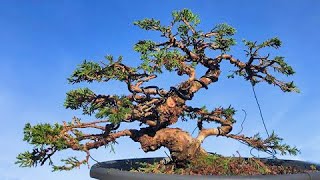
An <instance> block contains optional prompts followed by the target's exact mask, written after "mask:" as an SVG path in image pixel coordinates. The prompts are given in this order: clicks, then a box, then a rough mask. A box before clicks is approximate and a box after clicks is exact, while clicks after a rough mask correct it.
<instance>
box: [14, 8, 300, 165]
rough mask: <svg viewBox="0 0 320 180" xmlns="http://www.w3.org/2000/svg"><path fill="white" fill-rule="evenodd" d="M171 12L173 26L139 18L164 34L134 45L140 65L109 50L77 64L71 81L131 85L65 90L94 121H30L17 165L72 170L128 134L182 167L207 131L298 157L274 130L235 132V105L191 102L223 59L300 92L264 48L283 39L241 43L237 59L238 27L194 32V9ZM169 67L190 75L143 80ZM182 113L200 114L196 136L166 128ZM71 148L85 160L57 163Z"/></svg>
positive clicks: (253, 76) (238, 72) (244, 73)
mask: <svg viewBox="0 0 320 180" xmlns="http://www.w3.org/2000/svg"><path fill="white" fill-rule="evenodd" d="M172 16H173V20H172V22H171V23H170V25H169V26H163V25H161V23H160V21H158V20H155V19H144V20H141V21H137V22H135V25H137V26H139V27H140V28H142V29H145V30H152V31H157V32H160V34H161V36H163V37H165V38H166V40H165V41H164V42H160V43H156V42H153V41H151V40H142V41H139V42H138V43H137V44H135V46H134V50H135V51H137V52H138V53H140V55H141V60H142V63H141V64H140V65H139V66H138V67H130V66H128V65H125V64H123V63H122V57H119V58H118V59H116V60H115V59H114V57H113V56H106V57H105V58H106V60H107V61H105V62H101V63H96V62H88V61H84V62H83V63H82V64H80V65H79V66H78V67H77V68H76V70H75V71H74V72H73V74H72V75H71V77H70V78H69V79H68V80H69V82H70V83H71V84H75V83H81V82H88V83H92V82H99V83H106V82H108V81H109V80H118V81H121V82H123V83H125V84H126V85H127V87H128V94H127V95H102V94H96V93H94V92H93V91H92V90H90V89H89V88H80V89H76V90H72V91H70V92H68V93H67V98H66V101H65V104H64V105H65V107H66V108H70V109H73V110H82V112H83V114H85V115H89V116H95V118H96V120H95V121H92V122H83V121H82V120H80V119H79V118H76V117H75V118H74V119H73V120H72V121H71V122H64V123H62V124H58V123H56V124H54V125H50V124H47V123H46V124H37V125H34V126H32V125H30V124H26V126H25V128H24V141H27V142H28V143H29V144H31V145H33V146H34V147H33V150H32V151H30V152H29V151H27V152H24V153H21V154H19V155H18V157H17V162H16V163H17V164H19V165H20V166H22V167H30V166H36V165H38V164H40V165H43V164H45V162H48V163H49V164H50V165H52V166H53V170H71V169H73V168H75V167H79V166H80V165H82V164H88V160H89V157H90V150H91V149H97V148H100V147H102V146H112V144H113V143H116V141H117V139H118V138H120V137H124V136H127V137H129V138H131V139H132V140H133V141H135V142H138V143H140V144H141V147H142V150H143V151H145V152H149V151H155V150H157V149H159V148H160V147H166V148H168V149H169V151H170V154H171V158H172V160H173V161H174V162H175V163H176V164H179V165H184V164H185V163H186V162H188V161H192V160H193V159H194V158H196V157H197V156H198V155H201V154H206V151H205V150H204V149H203V148H202V147H201V144H202V142H203V141H204V140H205V139H206V138H207V137H208V136H217V137H218V136H224V137H227V138H232V139H235V140H237V141H240V142H241V143H244V144H246V145H248V146H251V147H253V148H256V149H258V150H260V151H264V152H267V153H270V152H280V153H281V154H287V153H289V154H293V155H295V154H296V153H297V152H298V150H297V149H296V148H295V147H290V146H288V145H286V144H281V141H282V139H281V138H279V137H278V136H277V135H275V134H274V133H272V135H270V136H269V137H268V138H267V139H262V138H261V137H260V136H259V135H254V136H252V137H248V136H245V135H243V134H236V135H234V134H231V132H232V130H233V125H234V123H236V120H235V119H234V118H233V116H234V114H235V112H236V110H235V109H234V108H232V107H231V106H230V107H228V108H222V107H219V108H216V109H214V110H212V111H209V110H208V109H206V108H205V107H203V108H196V107H191V106H187V105H186V102H187V101H191V100H192V99H193V97H194V96H195V94H196V93H197V92H198V91H199V90H200V89H202V88H204V89H208V88H209V87H210V85H211V84H214V83H216V82H217V81H218V80H219V77H220V74H221V69H220V64H221V62H222V61H226V62H229V63H230V64H231V65H233V66H234V67H235V70H233V71H232V72H233V73H232V74H230V75H229V76H228V77H229V78H234V77H235V76H240V77H243V78H244V79H245V80H247V81H249V82H250V83H252V85H257V84H258V83H261V82H267V83H268V84H272V85H274V86H278V87H279V88H280V89H281V90H282V91H284V92H292V91H295V92H298V89H297V88H296V86H295V85H294V83H293V82H284V81H281V80H279V79H277V78H276V76H275V75H272V71H273V72H276V73H280V74H284V75H287V76H290V75H293V74H294V71H293V69H292V67H291V66H289V65H288V64H287V63H286V62H285V61H284V58H283V57H281V56H275V57H273V58H271V56H270V54H267V55H263V54H260V50H261V49H266V48H275V49H278V48H279V47H280V46H281V41H280V40H279V39H278V38H271V39H269V40H266V41H264V42H262V43H260V44H259V43H257V42H251V41H244V43H245V46H246V47H247V49H246V50H245V52H246V57H247V59H244V60H239V59H237V58H236V57H235V56H233V55H231V54H228V51H229V50H230V48H231V47H232V46H233V45H235V44H236V43H235V40H234V39H233V38H232V36H233V35H234V34H235V32H236V31H235V29H234V28H233V27H231V26H229V25H227V24H219V25H216V26H215V27H214V28H212V30H211V31H209V32H206V33H204V32H202V31H200V30H197V25H198V24H199V22H200V20H199V19H198V16H196V15H194V14H193V13H192V12H191V11H190V10H187V9H184V10H181V11H176V12H173V14H172ZM173 32H177V33H176V34H173ZM210 50H211V51H216V52H218V53H220V55H218V56H216V57H210V56H209V55H207V53H206V52H207V51H210ZM198 66H202V67H204V68H206V69H207V70H206V72H205V73H204V74H200V78H199V79H197V78H196V77H197V76H196V72H197V71H196V68H197V67H198ZM165 70H166V71H175V72H176V73H177V75H178V76H183V75H187V76H188V78H187V79H186V80H184V81H182V82H180V83H179V84H178V85H177V86H171V87H170V89H163V88H161V87H158V86H144V84H145V83H146V82H149V81H152V80H154V79H156V78H157V77H158V76H159V75H160V74H161V73H162V72H163V71H165ZM180 118H182V119H183V120H189V119H190V120H191V119H194V120H197V128H198V129H199V133H198V136H197V137H195V138H193V137H192V136H191V135H190V134H189V133H188V132H186V131H183V130H182V129H180V128H171V127H169V126H170V125H172V124H175V123H176V122H177V121H178V120H179V119H180ZM134 121H137V122H139V123H140V126H142V127H141V128H139V129H123V128H121V125H122V124H123V123H131V122H134ZM203 122H207V123H217V124H219V125H220V126H218V127H214V128H213V127H212V128H204V127H203ZM67 149H71V150H74V151H82V152H84V154H85V156H84V158H83V159H82V160H78V158H77V157H69V158H67V159H62V160H61V161H62V165H56V163H54V160H53V159H52V157H54V155H55V154H56V153H58V152H60V151H63V150H67Z"/></svg>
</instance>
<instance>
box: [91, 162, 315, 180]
mask: <svg viewBox="0 0 320 180" xmlns="http://www.w3.org/2000/svg"><path fill="white" fill-rule="evenodd" d="M163 159H164V158H161V157H158V158H136V159H123V160H114V161H106V162H100V163H97V164H94V165H93V166H92V167H91V169H90V177H92V178H95V179H100V180H120V179H121V180H147V179H152V180H163V179H172V180H197V179H199V180H200V179H281V180H283V179H288V180H302V179H314V180H317V179H320V172H305V173H300V174H282V175H255V176H216V175H212V176H195V175H168V174H147V173H138V172H130V170H131V169H135V168H137V167H138V166H139V164H140V163H153V162H159V161H161V160H163ZM260 160H261V161H263V162H264V163H267V164H274V165H282V166H296V167H298V168H300V169H303V170H307V169H310V166H311V165H315V164H313V163H308V162H303V161H296V160H281V159H265V158H261V159H260ZM315 167H316V168H317V169H320V165H315Z"/></svg>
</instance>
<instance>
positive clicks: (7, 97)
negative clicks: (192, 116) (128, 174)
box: [0, 0, 320, 180]
mask: <svg viewBox="0 0 320 180" xmlns="http://www.w3.org/2000/svg"><path fill="white" fill-rule="evenodd" d="M182 8H189V9H191V10H192V11H194V12H195V13H197V14H199V15H200V18H201V19H202V23H201V27H202V28H204V29H207V30H209V29H210V28H211V27H213V25H214V24H216V23H222V22H227V23H229V24H231V25H233V26H234V27H235V28H236V29H237V31H238V33H237V35H236V38H237V40H238V42H239V44H241V40H242V38H246V39H249V40H258V41H262V40H265V39H267V38H271V37H273V36H277V37H280V38H281V39H282V40H283V48H281V49H280V50H279V51H277V52H276V53H277V54H274V55H282V56H285V57H286V59H287V61H288V62H289V63H290V64H291V65H292V66H293V67H294V69H295V70H296V72H297V74H296V75H295V76H294V77H293V78H292V79H293V80H295V81H296V83H297V85H298V86H299V87H300V89H301V92H302V93H301V94H283V93H282V92H281V91H280V90H279V89H277V88H274V87H272V86H268V85H259V86H257V93H258V96H259V98H260V103H261V106H262V108H263V112H264V116H265V119H266V124H267V126H268V129H269V130H270V131H271V130H275V131H276V132H277V133H278V134H279V135H280V136H281V137H283V138H284V139H285V141H286V142H287V143H288V144H292V145H296V146H297V147H298V148H300V149H301V152H302V153H301V154H299V155H298V156H296V157H285V158H295V159H301V160H307V161H313V162H318V163H319V162H320V155H319V152H320V145H319V144H320V131H319V127H320V121H319V117H320V95H319V92H320V80H319V78H318V77H319V75H318V74H319V69H320V67H319V55H318V54H317V53H319V50H320V48H319V42H320V33H319V32H320V31H319V28H320V2H319V1H317V0H313V1H312V0H310V1H294V0H282V1H278V0H273V1H259V2H258V1H249V0H247V1H238V0H234V1H209V0H207V1H205V0H203V1H188V0H185V1H169V0H168V1H161V3H160V1H130V0H127V1H123V0H122V1H113V2H111V1H75V0H74V1H36V0H30V1H16V0H2V1H1V2H0V42H1V43H0V62H1V66H0V67H1V70H0V82H1V85H0V114H1V122H2V123H1V129H0V142H1V148H0V179H4V180H9V179H10V180H14V179H16V180H18V179H23V180H34V179H36V180H37V179H48V180H50V179H58V178H59V179H61V180H63V179H78V180H82V179H83V180H84V179H89V169H88V168H86V167H82V168H81V169H80V170H74V171H72V172H63V173H52V172H51V170H50V168H49V167H48V166H44V167H39V168H31V169H30V168H23V169H22V168H18V167H17V166H16V165H14V164H13V163H14V161H15V156H16V155H17V154H18V153H20V152H22V151H25V150H28V149H30V148H31V147H30V146H28V145H27V144H26V143H24V142H23V141H22V136H23V135H22V129H23V126H24V124H25V123H26V122H31V123H33V124H35V123H39V122H61V121H62V120H65V121H68V120H70V119H71V118H72V117H73V115H77V114H79V112H73V111H70V110H65V109H64V108H63V102H64V98H65V93H66V92H67V91H68V90H70V89H72V88H76V87H77V86H71V85H68V84H67V81H66V78H67V77H68V76H69V75H70V74H71V72H72V71H73V69H74V68H75V67H76V65H77V64H79V63H81V62H82V61H83V60H84V59H89V60H101V59H103V56H104V55H105V54H113V55H116V56H117V55H123V56H124V59H125V62H127V63H128V64H131V65H134V64H137V62H138V61H139V59H138V56H137V54H136V53H134V52H133V51H132V45H133V44H134V43H135V42H137V41H138V40H139V39H144V38H147V39H150V38H154V37H155V38H156V36H155V35H156V34H154V33H146V32H144V31H142V30H139V29H138V28H137V27H134V26H133V25H132V22H133V21H135V20H138V19H141V18H144V17H154V18H157V19H160V20H161V21H163V23H168V22H169V21H170V14H171V11H172V10H179V9H182ZM233 52H234V56H237V57H243V51H242V49H241V48H235V49H234V50H233ZM229 67H231V66H229ZM228 70H229V69H225V72H227V71H228ZM225 74H226V73H225ZM169 77H170V78H169ZM161 80H162V81H161V82H159V83H161V84H163V85H164V86H165V87H168V86H169V85H168V83H174V78H171V76H169V74H165V75H164V76H163V77H162V78H161ZM164 80H166V81H164ZM90 87H92V88H93V89H95V90H97V91H98V92H103V93H107V94H113V93H116V92H121V91H124V90H125V88H124V86H123V85H122V84H117V83H109V84H102V85H90ZM192 104H193V105H198V106H202V105H203V104H206V105H207V107H211V108H213V107H215V106H218V105H224V106H227V105H229V104H233V106H234V107H235V108H237V109H238V110H239V111H238V113H237V116H236V117H237V119H238V122H241V120H242V118H243V113H242V112H241V109H245V110H246V111H247V113H248V117H247V121H246V122H245V129H244V132H246V133H248V134H249V135H253V134H254V133H256V132H259V131H260V132H262V135H263V136H265V133H263V126H262V123H261V120H260V119H259V114H258V109H257V107H256V105H255V101H254V98H253V94H252V91H251V89H250V85H249V83H248V82H245V81H237V80H228V79H226V78H225V77H222V78H221V80H220V81H219V83H217V84H215V85H212V86H210V90H207V91H204V90H202V91H201V93H199V94H197V95H196V97H195V100H194V101H193V103H192ZM89 119H90V118H89ZM239 124H240V123H239ZM180 125H181V126H182V127H183V128H186V129H187V130H192V129H193V127H194V124H192V123H191V125H188V124H187V123H181V124H180ZM237 130H239V125H237V126H236V127H235V131H237ZM119 142H120V144H119V145H117V146H116V154H112V153H109V150H108V149H101V150H99V151H96V152H93V157H95V158H96V159H98V160H100V161H105V160H110V159H120V158H132V157H148V156H165V154H164V150H163V149H161V150H159V151H157V152H155V153H148V154H145V153H143V152H142V150H140V149H139V145H138V144H137V143H134V142H132V141H131V140H128V139H121V140H120V141H119ZM204 146H205V147H206V149H207V150H208V151H212V152H218V153H221V154H224V155H232V154H235V153H236V151H237V150H240V153H241V154H242V155H243V156H246V155H248V149H247V148H245V147H244V146H243V145H240V144H239V143H237V142H235V141H232V140H226V139H223V138H215V137H212V138H208V139H207V140H206V141H205V143H204ZM70 153H71V152H66V154H70ZM93 163H94V162H93V161H91V164H93Z"/></svg>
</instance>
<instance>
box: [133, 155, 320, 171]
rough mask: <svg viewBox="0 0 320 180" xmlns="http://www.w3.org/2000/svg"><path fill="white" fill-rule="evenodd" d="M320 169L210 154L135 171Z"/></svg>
mask: <svg viewBox="0 0 320 180" xmlns="http://www.w3.org/2000/svg"><path fill="white" fill-rule="evenodd" d="M318 170H319V169H317V168H316V166H313V165H311V166H310V168H307V169H301V168H299V167H296V166H286V167H285V166H281V165H270V164H267V163H263V162H262V161H261V160H259V159H256V158H242V157H223V156H221V155H217V154H210V155H207V156H202V157H199V158H198V159H197V160H194V161H193V162H190V163H189V164H187V165H186V166H185V167H183V168H181V167H177V166H176V165H175V164H174V163H168V164H165V163H162V162H156V163H153V164H148V163H141V164H140V167H139V168H138V169H132V170H131V171H134V172H142V173H160V174H180V175H267V174H272V175H276V174H296V173H303V172H314V171H318Z"/></svg>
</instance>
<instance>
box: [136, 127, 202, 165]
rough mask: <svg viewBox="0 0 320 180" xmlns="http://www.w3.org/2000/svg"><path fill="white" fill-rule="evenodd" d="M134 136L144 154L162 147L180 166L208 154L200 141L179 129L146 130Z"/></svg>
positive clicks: (137, 132)
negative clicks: (166, 149)
mask: <svg viewBox="0 0 320 180" xmlns="http://www.w3.org/2000/svg"><path fill="white" fill-rule="evenodd" d="M132 134H133V135H132V136H131V138H132V139H133V140H134V141H136V142H139V143H140V144H141V148H142V150H143V151H144V152H149V151H155V150H157V149H159V148H160V147H162V146H163V147H166V148H168V149H169V151H170V155H171V158H172V160H173V161H174V162H175V163H176V164H177V165H179V166H183V165H185V164H186V163H187V162H190V161H192V160H193V159H195V158H196V157H198V156H199V155H201V154H206V151H205V150H204V149H202V148H201V142H200V141H198V140H197V139H196V138H193V137H192V136H191V135H190V134H189V133H188V132H186V131H182V130H181V129H179V128H164V129H160V130H158V131H156V132H155V131H152V129H150V128H145V129H141V130H140V131H136V132H134V133H132Z"/></svg>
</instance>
